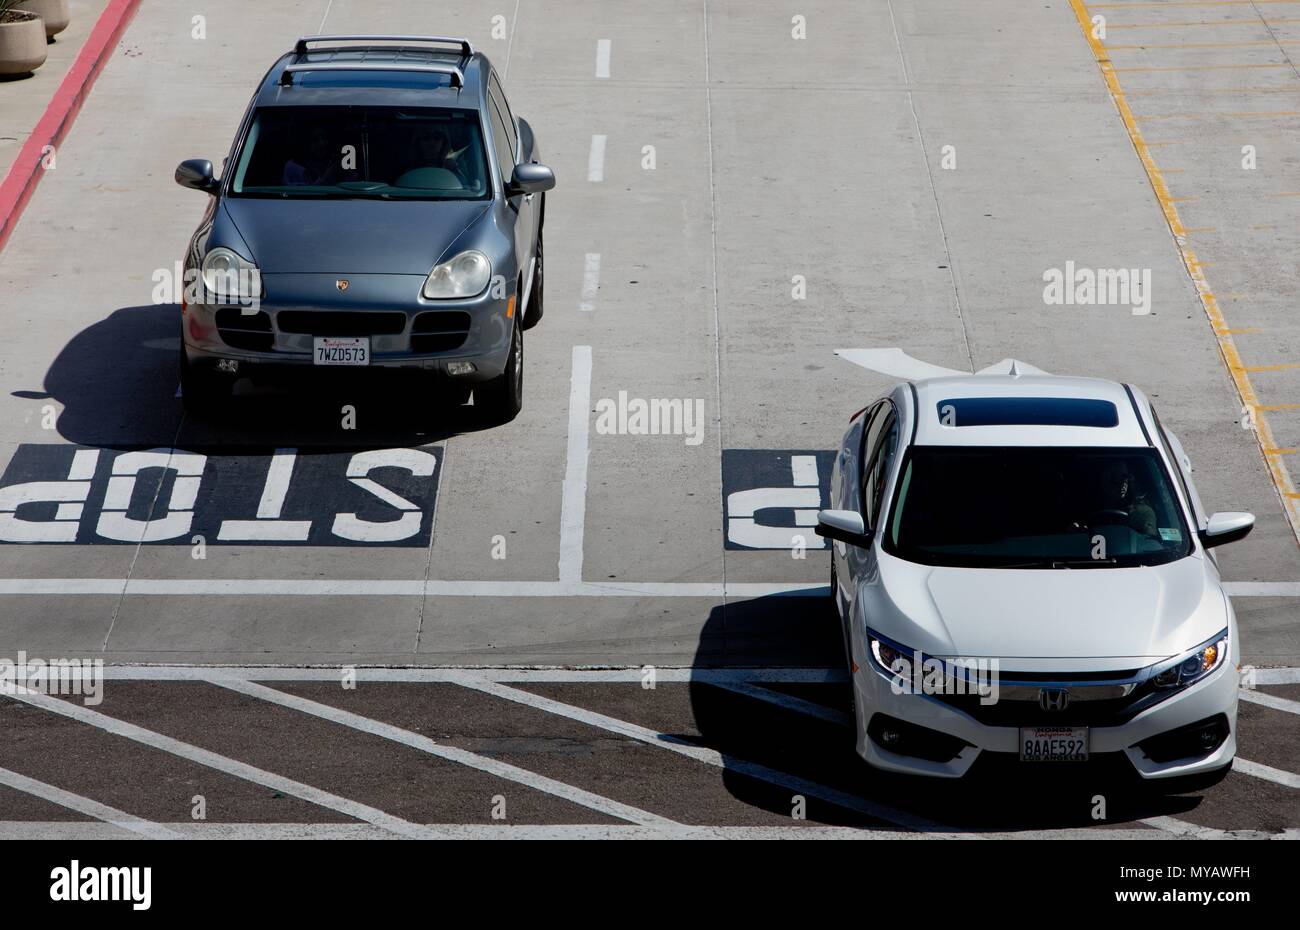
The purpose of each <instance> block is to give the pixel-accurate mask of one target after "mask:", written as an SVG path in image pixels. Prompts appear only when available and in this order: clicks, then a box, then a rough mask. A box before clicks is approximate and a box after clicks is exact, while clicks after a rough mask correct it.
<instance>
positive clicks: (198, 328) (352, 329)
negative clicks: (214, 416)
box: [182, 274, 519, 382]
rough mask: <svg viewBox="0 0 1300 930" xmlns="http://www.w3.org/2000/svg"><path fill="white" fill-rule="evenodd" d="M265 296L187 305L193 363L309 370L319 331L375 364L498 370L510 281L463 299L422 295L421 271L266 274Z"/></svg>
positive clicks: (255, 371) (241, 369)
mask: <svg viewBox="0 0 1300 930" xmlns="http://www.w3.org/2000/svg"><path fill="white" fill-rule="evenodd" d="M262 280H263V282H264V284H265V289H266V295H265V296H264V297H263V298H262V299H261V300H260V301H258V302H256V303H254V304H252V305H250V306H247V307H240V306H227V305H217V304H208V303H195V304H187V305H186V306H185V308H184V310H183V313H182V317H183V320H182V341H183V343H184V346H185V352H186V356H187V357H188V359H189V362H190V363H191V364H192V365H196V366H199V367H204V366H216V365H217V363H218V362H220V361H222V360H229V361H235V362H238V363H239V364H238V369H237V371H238V374H239V375H240V376H245V375H249V376H253V377H257V376H259V375H264V374H265V375H269V374H275V373H285V372H292V371H293V370H295V369H298V370H301V369H311V368H314V367H315V366H314V365H313V362H312V358H313V353H312V345H313V339H314V338H315V337H316V336H366V337H369V339H370V356H371V358H370V365H369V366H368V367H372V368H375V367H377V368H398V369H413V370H423V371H428V372H432V373H439V374H443V375H446V374H447V365H448V363H449V362H452V361H466V362H472V363H473V364H474V371H473V372H472V373H469V374H464V375H458V376H457V380H461V381H467V382H475V381H485V380H490V379H492V378H496V377H498V376H500V375H501V373H502V372H504V371H505V367H506V362H507V359H508V357H509V354H510V340H511V336H512V332H513V327H514V322H515V321H514V319H513V314H514V313H516V312H519V308H518V307H517V306H516V305H515V300H516V295H515V294H514V290H513V288H511V289H510V290H509V291H508V292H507V293H505V294H502V295H500V296H494V295H493V293H492V288H489V289H488V291H486V292H485V293H484V294H482V295H480V296H479V297H475V298H471V299H468V300H439V301H432V300H426V299H424V298H423V297H422V296H420V288H421V287H422V286H423V284H424V278H423V277H420V276H418V275H379V274H361V275H347V276H346V280H347V285H346V290H343V289H340V287H339V285H338V282H340V281H342V280H344V276H340V275H326V274H266V275H263V276H262Z"/></svg>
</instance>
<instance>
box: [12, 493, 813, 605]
mask: <svg viewBox="0 0 1300 930" xmlns="http://www.w3.org/2000/svg"><path fill="white" fill-rule="evenodd" d="M566 480H567V479H566ZM584 497H585V495H584ZM573 503H574V506H577V502H573ZM582 506H583V509H584V511H585V500H584V501H583V502H582ZM561 513H562V514H563V513H564V511H563V509H562V510H561ZM572 516H573V518H574V519H575V520H576V519H577V514H576V513H575V514H572ZM583 518H584V520H585V513H584V517H583ZM268 522H269V521H268ZM563 540H564V537H563V535H562V536H561V542H563ZM561 554H562V555H563V550H561ZM32 594H41V595H68V596H77V595H80V596H86V595H94V594H113V595H118V594H127V595H132V594H134V595H150V596H154V595H179V596H186V597H193V596H196V595H203V594H207V595H213V596H216V597H707V598H715V599H717V598H721V597H723V596H724V595H725V596H727V597H730V598H757V597H787V596H788V597H829V596H830V588H829V587H828V586H827V585H824V584H820V585H819V584H813V585H806V584H796V583H787V582H775V583H771V584H755V583H729V584H726V585H723V584H721V583H716V582H703V583H699V584H695V583H689V582H680V583H679V582H658V581H621V582H616V581H578V580H577V579H572V580H567V581H434V580H431V581H417V580H412V579H402V578H398V579H378V578H376V579H364V578H336V579H302V578H207V579H201V578H131V579H129V580H125V579H121V578H116V579H114V578H0V596H3V595H32Z"/></svg>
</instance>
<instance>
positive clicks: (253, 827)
mask: <svg viewBox="0 0 1300 930" xmlns="http://www.w3.org/2000/svg"><path fill="white" fill-rule="evenodd" d="M175 829H176V830H177V831H178V832H179V833H180V834H181V835H182V836H184V837H187V838H191V839H203V840H374V839H391V838H392V834H391V833H388V832H387V831H386V830H382V829H379V828H377V827H373V826H371V825H370V824H367V823H215V822H197V823H178V824H175ZM426 829H427V830H428V832H429V834H430V835H431V836H433V837H436V838H439V839H456V840H496V839H501V840H659V839H672V840H895V839H925V840H936V841H942V840H949V839H956V838H958V837H956V836H953V835H951V834H945V833H929V834H920V835H918V834H916V833H903V832H898V831H893V830H860V829H858V828H856V827H829V826H814V825H807V826H802V827H799V826H788V827H777V826H770V827H712V826H692V825H689V824H680V825H678V826H673V827H642V826H624V825H622V824H615V825H609V826H600V825H597V824H513V823H497V824H430V825H429V826H428V827H427V828H426ZM984 836H985V838H987V839H1053V840H1057V839H1061V840H1064V839H1071V840H1073V839H1078V840H1152V839H1169V840H1172V839H1173V837H1172V836H1168V835H1164V834H1162V833H1160V832H1157V831H1155V830H1150V829H1146V828H1141V827H1139V828H1131V827H1120V828H1116V829H1096V828H1063V829H1059V830H1023V831H1020V832H1016V833H986V834H984ZM1297 837H1300V830H1295V829H1292V830H1287V831H1286V832H1284V833H1269V834H1260V835H1259V836H1258V838H1261V839H1295V838H1297ZM121 838H122V835H121V834H120V833H117V832H116V831H114V830H113V828H112V827H110V826H109V825H107V824H102V823H93V822H91V823H68V822H67V821H19V820H5V821H0V840H36V839H43V840H98V839H121ZM1251 838H1256V837H1255V836H1253V835H1252V837H1251Z"/></svg>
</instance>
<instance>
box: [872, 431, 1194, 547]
mask: <svg viewBox="0 0 1300 930" xmlns="http://www.w3.org/2000/svg"><path fill="white" fill-rule="evenodd" d="M885 530H886V532H885V536H884V539H883V540H882V545H883V546H884V548H885V551H887V552H889V553H891V554H892V555H896V556H898V557H899V558H902V559H906V560H908V561H911V562H920V563H923V564H926V565H948V566H964V567H977V568H1113V567H1125V566H1135V565H1158V564H1162V563H1164V562H1171V561H1174V560H1175V559H1181V558H1183V557H1185V556H1187V555H1189V554H1190V553H1191V539H1190V538H1189V535H1188V531H1187V526H1186V523H1185V522H1184V520H1183V516H1182V510H1181V509H1180V507H1179V505H1178V499H1177V497H1176V496H1175V492H1174V489H1173V486H1172V484H1171V483H1170V479H1169V476H1168V473H1167V472H1166V470H1165V467H1164V464H1163V462H1162V461H1161V459H1160V458H1159V456H1157V454H1156V451H1155V450H1154V449H1097V448H1090V449H1079V448H1044V447H1029V448H1009V447H1002V448H985V447H972V448H965V447H953V446H917V447H915V448H913V449H912V450H911V451H910V452H909V453H908V456H907V459H906V460H905V461H904V463H903V466H902V470H901V472H900V474H899V480H898V489H897V492H896V494H895V495H894V505H893V510H892V512H891V513H890V516H889V523H888V525H887V526H886V527H885Z"/></svg>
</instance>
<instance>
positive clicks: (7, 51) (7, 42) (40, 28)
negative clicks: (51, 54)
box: [0, 11, 45, 74]
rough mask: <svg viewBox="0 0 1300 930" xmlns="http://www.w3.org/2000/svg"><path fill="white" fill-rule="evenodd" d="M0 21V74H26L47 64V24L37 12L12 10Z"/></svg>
mask: <svg viewBox="0 0 1300 930" xmlns="http://www.w3.org/2000/svg"><path fill="white" fill-rule="evenodd" d="M15 16H18V17H25V18H22V19H19V20H18V21H17V22H0V74H26V73H28V72H29V71H35V70H36V69H37V68H39V67H40V66H41V65H43V64H45V25H44V23H42V22H41V18H40V17H39V16H37V15H36V14H35V13H18V12H16V11H15V12H10V13H9V14H7V15H6V16H4V18H5V19H12V18H13V17H15Z"/></svg>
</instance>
